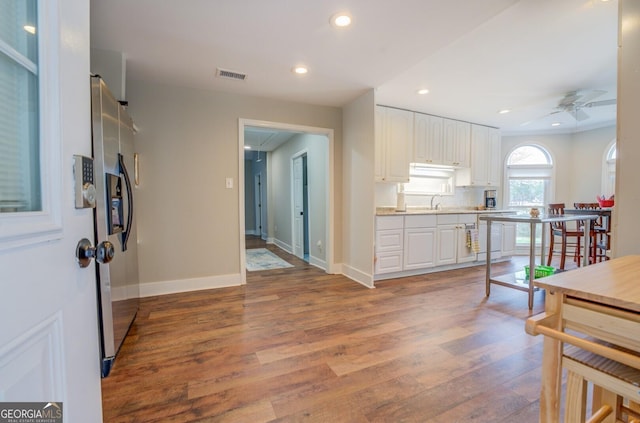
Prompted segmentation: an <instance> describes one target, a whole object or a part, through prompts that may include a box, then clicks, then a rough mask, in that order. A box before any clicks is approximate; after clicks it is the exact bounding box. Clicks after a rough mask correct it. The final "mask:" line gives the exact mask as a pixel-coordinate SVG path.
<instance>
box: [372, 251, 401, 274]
mask: <svg viewBox="0 0 640 423" xmlns="http://www.w3.org/2000/svg"><path fill="white" fill-rule="evenodd" d="M400 271H402V251H395V252H388V253H376V265H375V273H376V274H381V273H391V272H400Z"/></svg>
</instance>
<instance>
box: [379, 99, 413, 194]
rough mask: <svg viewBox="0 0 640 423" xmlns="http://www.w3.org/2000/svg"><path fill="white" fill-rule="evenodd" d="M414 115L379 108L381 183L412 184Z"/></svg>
mask: <svg viewBox="0 0 640 423" xmlns="http://www.w3.org/2000/svg"><path fill="white" fill-rule="evenodd" d="M413 115H414V113H413V112H408V111H406V110H399V109H394V108H390V107H383V106H376V117H375V122H376V133H375V177H376V181H380V182H409V163H410V162H411V156H412V150H413V148H412V147H413V134H414V133H413V129H414V128H413V127H414V122H413Z"/></svg>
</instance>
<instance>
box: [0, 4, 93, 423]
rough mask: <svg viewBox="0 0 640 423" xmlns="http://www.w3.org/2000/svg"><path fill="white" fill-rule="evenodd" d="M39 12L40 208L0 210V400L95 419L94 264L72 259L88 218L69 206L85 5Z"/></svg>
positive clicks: (87, 212) (83, 94)
mask: <svg viewBox="0 0 640 423" xmlns="http://www.w3.org/2000/svg"><path fill="white" fill-rule="evenodd" d="M19 3H21V1H18V2H14V3H12V2H9V3H8V4H9V5H15V4H19ZM60 3H64V7H62V6H61V5H60ZM5 6H6V5H5ZM5 12H7V10H3V15H4V14H5ZM7 13H8V12H7ZM38 16H39V20H38V25H39V26H38V30H37V33H38V34H39V35H40V36H39V42H40V43H41V44H42V45H41V47H40V48H41V50H40V51H41V52H46V55H43V56H41V57H42V58H43V60H41V61H40V62H39V63H38V70H39V71H40V72H39V78H40V79H39V89H40V102H39V110H40V114H41V116H40V122H41V123H40V125H41V127H40V131H39V132H40V134H41V135H40V137H39V144H40V151H41V156H40V159H39V163H40V169H39V174H40V175H41V176H40V180H41V181H42V190H41V199H42V207H41V208H42V210H41V211H35V212H14V213H7V212H5V213H0V291H1V292H2V294H1V295H0V402H32V401H34V402H56V403H62V410H63V417H64V421H68V422H75V421H87V422H88V421H92V422H97V421H102V403H101V398H100V365H99V363H100V352H99V338H98V323H97V300H96V279H95V268H94V264H93V263H91V264H90V266H89V267H87V268H84V269H81V268H80V267H79V266H78V263H77V262H76V259H75V250H76V245H77V243H78V241H79V240H80V239H81V238H88V239H90V240H91V242H93V213H92V210H91V209H81V210H76V209H75V206H74V189H73V187H74V185H73V171H72V168H73V155H74V154H81V155H85V156H91V141H90V138H89V134H91V128H90V91H89V89H90V85H89V43H87V42H78V40H88V39H89V2H86V1H81V0H51V1H46V2H38ZM20 26H21V25H20ZM59 28H64V31H63V32H64V33H65V34H73V36H71V37H63V36H62V31H59ZM3 101H4V100H3ZM4 105H5V106H9V107H13V108H14V109H13V110H18V108H17V107H16V106H15V104H14V105H12V103H11V102H9V101H8V100H7V102H6V103H5V104H4ZM1 113H6V110H4V111H2V112H1ZM9 114H10V112H9ZM36 125H37V124H36ZM33 129H36V128H33ZM36 168H37V165H36V166H35V167H34V170H35V171H36V172H32V173H31V174H32V175H38V172H37V169H36ZM12 231H13V232H12Z"/></svg>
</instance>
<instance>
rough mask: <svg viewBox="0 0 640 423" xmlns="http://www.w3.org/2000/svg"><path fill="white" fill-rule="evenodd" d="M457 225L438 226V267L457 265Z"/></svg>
mask: <svg viewBox="0 0 640 423" xmlns="http://www.w3.org/2000/svg"><path fill="white" fill-rule="evenodd" d="M457 231H458V230H457V225H455V224H454V225H438V228H437V242H438V245H437V250H436V251H437V252H436V266H444V265H446V264H455V262H456V255H457V252H456V249H457V245H458V244H457V237H458V232H457Z"/></svg>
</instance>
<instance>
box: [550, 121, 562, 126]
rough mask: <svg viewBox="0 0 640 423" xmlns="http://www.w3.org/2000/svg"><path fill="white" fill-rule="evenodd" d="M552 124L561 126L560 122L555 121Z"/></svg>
mask: <svg viewBox="0 0 640 423" xmlns="http://www.w3.org/2000/svg"><path fill="white" fill-rule="evenodd" d="M551 126H560V122H553V123H552V124H551Z"/></svg>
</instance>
